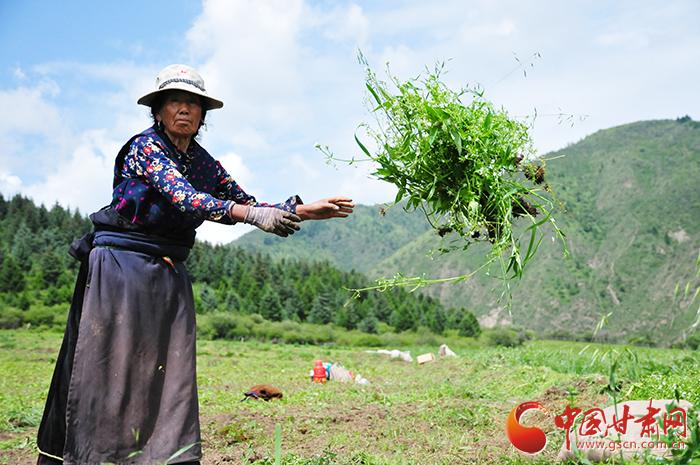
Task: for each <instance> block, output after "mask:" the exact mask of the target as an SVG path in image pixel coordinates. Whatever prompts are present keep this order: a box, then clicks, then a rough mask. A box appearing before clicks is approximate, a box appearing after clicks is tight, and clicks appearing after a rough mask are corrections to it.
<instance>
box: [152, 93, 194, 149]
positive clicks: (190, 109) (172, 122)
mask: <svg viewBox="0 0 700 465" xmlns="http://www.w3.org/2000/svg"><path fill="white" fill-rule="evenodd" d="M156 119H157V120H158V121H160V122H162V123H163V126H164V127H165V131H166V132H167V133H168V134H170V135H172V136H175V137H192V136H194V135H195V134H197V130H198V129H199V123H200V122H201V121H202V102H201V100H200V99H199V97H198V96H197V95H195V94H191V93H189V92H185V91H184V90H170V91H168V92H167V93H166V95H165V97H164V101H163V106H162V107H161V108H160V111H159V112H158V114H157V115H156Z"/></svg>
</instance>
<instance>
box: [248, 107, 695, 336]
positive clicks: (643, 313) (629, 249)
mask: <svg viewBox="0 0 700 465" xmlns="http://www.w3.org/2000/svg"><path fill="white" fill-rule="evenodd" d="M544 158H547V159H552V160H551V161H549V162H548V163H547V168H548V180H549V182H550V184H551V185H552V187H553V188H554V191H555V192H556V193H557V195H558V197H559V198H560V200H561V201H562V203H563V204H564V205H565V211H564V212H560V213H559V215H558V216H557V220H558V223H559V224H560V225H561V227H562V228H563V229H564V230H565V232H566V234H567V240H568V247H569V250H570V252H571V256H570V258H568V259H564V258H562V255H561V249H560V247H559V245H557V244H553V243H552V241H550V240H546V241H545V242H544V243H543V245H542V249H541V250H540V252H539V255H538V257H537V259H536V260H535V261H534V262H532V263H531V265H530V268H529V269H527V270H526V273H525V276H524V278H523V280H522V281H521V282H518V283H511V284H513V285H514V289H513V292H512V297H513V300H512V305H511V308H510V312H509V311H508V310H506V309H505V308H504V302H498V301H497V299H498V296H499V295H500V293H501V290H502V283H501V282H500V281H498V280H494V279H493V278H489V277H487V276H483V275H482V276H479V277H478V278H477V279H474V280H472V281H469V282H465V283H462V284H459V285H442V286H431V287H428V288H425V289H424V290H423V292H425V293H427V294H429V295H432V296H437V297H439V298H440V299H441V300H442V301H443V303H445V304H447V305H459V306H466V307H467V308H470V309H471V310H473V311H474V313H475V314H476V315H478V316H480V320H481V322H482V324H486V325H490V324H496V323H499V324H502V323H508V322H512V323H513V324H517V325H521V326H525V327H528V328H532V329H534V330H537V331H538V332H540V333H542V334H549V335H559V336H561V335H568V336H569V337H576V336H581V335H583V333H590V332H591V331H593V329H594V327H595V326H596V324H597V323H598V322H599V321H600V319H601V316H602V315H606V314H608V313H610V312H612V315H611V316H610V317H609V319H608V322H607V324H606V326H605V327H604V330H603V332H602V333H601V334H602V335H603V336H607V337H610V338H614V339H628V338H629V337H631V336H643V337H647V338H651V339H652V340H656V341H671V340H674V339H678V338H679V337H681V335H682V333H683V331H684V330H686V329H687V328H688V327H689V325H690V324H692V322H693V321H695V318H696V313H697V311H698V306H699V305H700V296H698V297H696V298H695V300H694V302H692V305H690V304H691V301H692V300H693V296H694V293H695V290H696V289H697V288H698V285H699V284H700V280H699V279H698V277H697V276H696V270H697V264H696V259H697V257H698V251H699V250H700V187H699V186H700V184H699V183H698V179H700V123H698V122H695V121H692V120H691V119H690V118H687V117H684V118H680V119H678V120H664V121H644V122H638V123H632V124H627V125H623V126H618V127H614V128H610V129H606V130H602V131H598V132H596V133H595V134H592V135H591V136H588V137H586V138H585V139H583V140H582V141H580V142H578V143H576V144H573V145H570V146H569V147H566V148H565V149H562V150H559V151H557V152H553V153H549V154H547V155H545V156H544ZM377 210H378V207H365V208H360V209H358V215H357V216H356V217H355V218H352V219H348V220H347V221H344V222H342V223H341V222H318V223H313V224H312V223H308V224H304V228H305V229H307V230H308V232H307V234H306V235H304V234H299V235H298V236H295V237H294V238H293V239H292V240H289V241H286V242H285V243H284V246H285V248H284V249H283V248H282V247H279V246H276V245H275V244H273V243H269V244H266V245H267V247H265V250H266V251H270V252H272V253H274V254H282V255H294V256H297V257H306V258H312V259H313V258H314V257H315V256H319V257H321V258H323V259H329V260H333V261H334V263H335V264H336V265H337V266H339V267H341V268H345V269H350V268H354V269H358V270H363V271H369V272H370V273H371V274H372V275H374V276H390V275H393V274H394V273H395V272H397V271H400V272H402V273H403V274H405V275H421V274H424V275H426V276H428V277H445V276H454V275H457V274H462V273H464V272H467V271H469V270H471V269H473V268H474V267H475V265H476V264H477V263H480V257H479V248H478V247H477V248H475V249H473V250H471V251H470V253H468V254H456V253H451V254H448V255H443V256H435V257H432V258H431V257H429V256H428V255H427V252H428V251H430V250H432V249H434V248H435V247H436V245H438V244H439V243H440V238H439V237H438V236H437V235H436V234H435V232H433V231H432V230H428V229H427V224H426V223H425V219H424V218H423V217H422V215H420V214H405V213H402V212H401V210H400V209H399V208H394V209H393V210H392V211H391V212H390V214H388V215H386V216H385V217H381V216H380V215H379V214H377V213H372V212H376V211H377ZM374 223H376V224H374ZM394 232H395V233H396V237H395V238H394V237H393V236H392V235H393V234H394ZM311 233H312V234H311ZM259 237H260V234H258V233H256V232H253V233H250V234H247V235H245V236H243V237H242V238H241V239H239V240H238V241H237V244H240V245H241V246H242V247H244V248H251V249H255V250H262V249H260V248H259V245H260V239H259ZM341 244H342V245H341ZM334 247H342V249H343V251H344V252H343V253H337V252H334V251H332V250H331V249H332V248H334ZM483 250H484V249H483V248H482V249H481V252H482V253H483ZM292 251H293V252H292ZM677 287H678V289H677Z"/></svg>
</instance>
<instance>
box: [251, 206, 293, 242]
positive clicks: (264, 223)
mask: <svg viewBox="0 0 700 465" xmlns="http://www.w3.org/2000/svg"><path fill="white" fill-rule="evenodd" d="M300 221H301V218H299V217H298V216H297V215H295V214H294V213H291V212H288V211H284V210H280V209H279V208H275V207H248V211H247V212H246V215H245V218H244V219H243V222H244V223H248V224H252V225H253V226H256V227H258V228H260V229H262V230H263V231H265V232H269V233H272V234H277V235H278V236H281V237H287V236H289V235H291V234H294V232H295V231H299V225H298V224H297V223H299V222H300Z"/></svg>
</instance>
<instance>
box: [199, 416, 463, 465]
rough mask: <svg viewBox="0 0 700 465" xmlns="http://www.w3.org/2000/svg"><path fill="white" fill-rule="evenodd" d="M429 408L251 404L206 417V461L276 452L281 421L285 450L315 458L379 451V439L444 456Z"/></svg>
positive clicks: (212, 464)
mask: <svg viewBox="0 0 700 465" xmlns="http://www.w3.org/2000/svg"><path fill="white" fill-rule="evenodd" d="M429 408H430V407H429V406H426V405H423V404H422V403H419V404H402V405H401V406H397V405H392V406H386V405H383V404H368V405H364V406H362V407H358V406H353V405H333V406H325V407H321V408H318V409H315V410H314V409H312V410H311V411H310V408H309V407H308V406H306V407H303V406H290V405H285V406H282V408H281V409H275V411H274V412H271V411H269V410H261V409H257V408H255V409H250V408H245V409H242V410H240V411H238V412H235V413H231V414H219V415H215V416H213V417H210V418H206V419H203V421H202V430H203V431H202V433H203V442H204V455H205V456H204V459H203V461H202V465H222V464H229V463H246V462H248V463H252V462H253V461H255V460H259V459H261V458H262V457H264V456H270V455H271V453H272V450H271V444H272V441H273V436H274V430H275V425H276V424H281V425H282V449H283V453H284V454H286V453H294V454H297V455H299V456H302V457H313V456H317V455H319V454H321V453H323V451H325V450H331V451H332V452H333V453H335V454H338V455H339V456H346V455H348V456H349V455H352V454H353V453H356V452H358V451H360V450H376V446H377V443H391V444H392V445H393V447H395V448H397V449H400V448H405V449H408V448H415V447H421V448H425V449H426V452H427V453H431V454H435V453H437V454H438V455H439V452H440V451H438V450H435V439H434V438H433V437H431V435H432V432H431V429H432V426H431V424H430V422H429V421H426V420H425V419H424V418H425V416H426V414H427V413H428V412H427V411H426V409H429ZM396 425H410V431H411V434H410V436H409V435H407V434H405V432H403V431H399V430H397V426H396ZM421 437H425V438H426V440H425V441H424V444H420V442H421V441H420V438H421ZM333 438H336V439H335V440H334V439H333ZM337 438H344V439H342V440H338V439H337ZM345 439H346V440H345ZM417 442H418V443H417ZM454 446H456V445H454Z"/></svg>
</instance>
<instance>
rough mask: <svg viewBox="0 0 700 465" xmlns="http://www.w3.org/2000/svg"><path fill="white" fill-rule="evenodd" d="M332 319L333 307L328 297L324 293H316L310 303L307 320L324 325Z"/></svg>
mask: <svg viewBox="0 0 700 465" xmlns="http://www.w3.org/2000/svg"><path fill="white" fill-rule="evenodd" d="M332 320H333V309H332V308H331V305H330V302H329V299H328V297H327V296H326V295H324V294H318V295H317V296H316V298H315V299H314V302H313V304H312V305H311V310H310V311H309V316H308V321H309V322H310V323H315V324H319V325H325V324H327V323H330V322H331V321H332Z"/></svg>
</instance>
